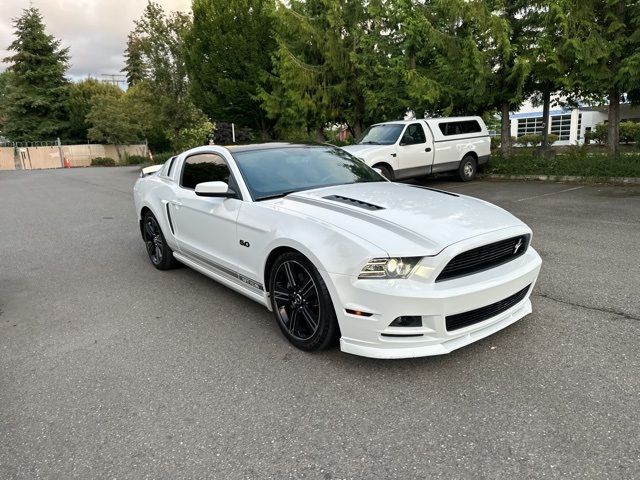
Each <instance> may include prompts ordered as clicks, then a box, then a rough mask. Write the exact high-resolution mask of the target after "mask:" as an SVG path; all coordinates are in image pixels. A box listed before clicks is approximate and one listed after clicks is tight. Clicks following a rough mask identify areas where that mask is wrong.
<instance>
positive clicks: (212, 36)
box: [185, 0, 276, 135]
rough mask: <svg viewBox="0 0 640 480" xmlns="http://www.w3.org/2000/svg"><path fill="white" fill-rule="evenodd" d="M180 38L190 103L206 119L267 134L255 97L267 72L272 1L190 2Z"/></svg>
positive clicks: (268, 127) (268, 126)
mask: <svg viewBox="0 0 640 480" xmlns="http://www.w3.org/2000/svg"><path fill="white" fill-rule="evenodd" d="M192 8H193V26H192V27H191V28H190V30H189V32H188V33H187V35H186V37H185V47H186V50H187V71H188V74H189V78H190V89H191V94H192V98H193V100H194V103H195V104H196V106H198V107H199V108H200V109H201V110H202V111H203V112H205V113H206V114H207V115H208V116H209V117H211V118H213V119H215V120H217V121H221V122H230V123H231V122H233V123H236V124H238V125H241V126H246V127H250V128H253V129H257V130H260V131H262V132H263V135H267V134H268V133H269V131H270V130H271V129H272V122H271V121H270V120H269V119H268V118H267V117H266V115H265V113H264V111H263V110H262V108H261V107H260V102H259V100H258V99H257V95H258V93H259V91H260V90H261V89H262V88H266V86H265V79H266V76H267V75H268V74H270V73H271V72H272V65H271V57H272V54H273V52H274V50H275V48H276V42H275V38H274V32H273V28H274V22H275V2H274V1H273V0H237V1H233V2H229V1H228V0H194V2H193V5H192Z"/></svg>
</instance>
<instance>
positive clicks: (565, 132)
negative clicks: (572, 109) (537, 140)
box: [551, 115, 571, 140]
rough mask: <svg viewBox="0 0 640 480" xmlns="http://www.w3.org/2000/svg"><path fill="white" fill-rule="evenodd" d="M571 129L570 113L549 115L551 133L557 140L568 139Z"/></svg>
mask: <svg viewBox="0 0 640 480" xmlns="http://www.w3.org/2000/svg"><path fill="white" fill-rule="evenodd" d="M570 130H571V115H556V116H554V117H551V133H552V134H553V135H557V136H558V140H569V131H570Z"/></svg>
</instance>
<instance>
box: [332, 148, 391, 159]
mask: <svg viewBox="0 0 640 480" xmlns="http://www.w3.org/2000/svg"><path fill="white" fill-rule="evenodd" d="M342 149H343V150H345V151H347V152H349V153H350V154H351V155H353V156H355V157H365V156H367V155H370V154H372V153H375V152H378V151H380V150H393V149H394V146H393V145H347V146H346V147H342Z"/></svg>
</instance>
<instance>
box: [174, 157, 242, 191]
mask: <svg viewBox="0 0 640 480" xmlns="http://www.w3.org/2000/svg"><path fill="white" fill-rule="evenodd" d="M229 176H230V172H229V167H227V164H226V163H225V161H224V159H223V158H222V157H220V156H219V155H216V154H213V153H205V154H200V155H192V156H190V157H189V158H187V160H186V161H185V162H184V167H183V169H182V182H181V185H182V186H183V187H184V188H196V185H197V184H199V183H202V182H225V183H229Z"/></svg>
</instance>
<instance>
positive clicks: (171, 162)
mask: <svg viewBox="0 0 640 480" xmlns="http://www.w3.org/2000/svg"><path fill="white" fill-rule="evenodd" d="M175 161H176V157H171V158H170V159H169V168H167V177H170V176H171V169H172V168H173V164H174V162H175Z"/></svg>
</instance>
